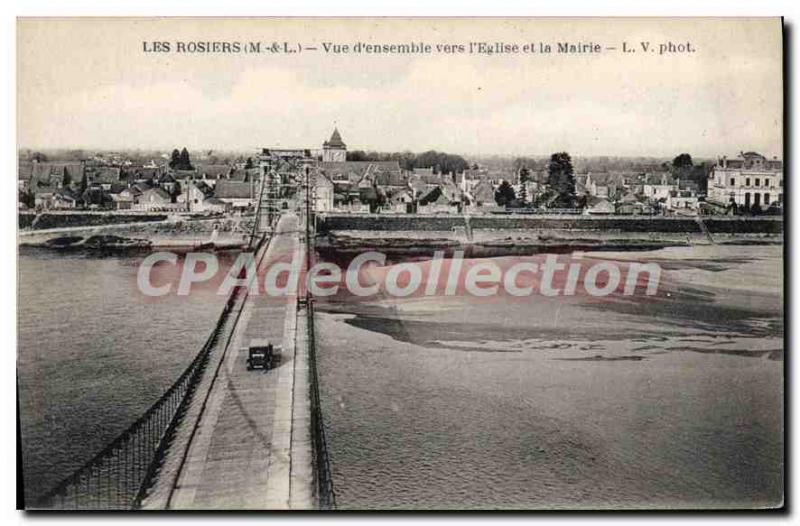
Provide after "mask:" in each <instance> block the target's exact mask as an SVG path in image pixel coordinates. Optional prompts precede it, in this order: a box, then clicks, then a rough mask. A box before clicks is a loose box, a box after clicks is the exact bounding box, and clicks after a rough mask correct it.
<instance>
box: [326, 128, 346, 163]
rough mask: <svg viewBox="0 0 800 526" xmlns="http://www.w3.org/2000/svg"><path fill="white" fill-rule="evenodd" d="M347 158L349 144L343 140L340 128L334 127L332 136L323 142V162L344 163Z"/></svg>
mask: <svg viewBox="0 0 800 526" xmlns="http://www.w3.org/2000/svg"><path fill="white" fill-rule="evenodd" d="M346 160H347V145H346V144H345V143H344V142H342V136H341V135H339V130H338V129H336V128H334V129H333V134H332V135H331V138H330V139H329V140H327V141H325V142H324V143H322V162H324V163H343V162H345V161H346Z"/></svg>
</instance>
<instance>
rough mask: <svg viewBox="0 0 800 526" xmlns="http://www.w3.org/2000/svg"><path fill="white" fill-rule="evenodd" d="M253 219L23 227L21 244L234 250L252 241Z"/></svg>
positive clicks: (63, 248)
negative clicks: (47, 227)
mask: <svg viewBox="0 0 800 526" xmlns="http://www.w3.org/2000/svg"><path fill="white" fill-rule="evenodd" d="M252 225H253V219H252V218H251V217H230V218H189V219H185V218H180V217H176V218H172V219H168V220H161V221H144V222H142V221H136V222H127V223H118V224H102V225H83V226H73V227H60V228H49V229H20V230H19V232H18V235H17V244H18V245H19V246H20V247H38V248H54V249H62V250H65V249H82V250H83V249H96V248H112V249H116V248H119V249H128V248H130V249H159V250H167V249H186V250H191V249H203V248H219V249H233V248H241V247H243V246H246V245H247V243H248V242H249V240H250V232H251V231H252Z"/></svg>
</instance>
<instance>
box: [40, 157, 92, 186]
mask: <svg viewBox="0 0 800 526" xmlns="http://www.w3.org/2000/svg"><path fill="white" fill-rule="evenodd" d="M32 168H33V170H32V173H31V177H30V180H29V188H30V190H31V191H33V192H36V190H37V189H43V188H64V187H67V186H69V185H70V184H71V183H80V182H81V181H82V180H83V176H84V173H85V169H86V164H85V163H83V162H54V163H51V162H43V163H40V162H34V163H33V166H32Z"/></svg>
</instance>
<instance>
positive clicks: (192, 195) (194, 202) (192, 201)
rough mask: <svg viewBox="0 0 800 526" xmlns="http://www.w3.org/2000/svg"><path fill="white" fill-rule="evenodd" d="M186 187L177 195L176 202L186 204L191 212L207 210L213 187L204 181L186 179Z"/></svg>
mask: <svg viewBox="0 0 800 526" xmlns="http://www.w3.org/2000/svg"><path fill="white" fill-rule="evenodd" d="M184 187H185V188H183V191H182V192H181V193H180V194H178V195H177V196H176V197H175V202H176V203H181V204H183V205H185V208H186V210H187V211H189V212H206V211H207V207H206V205H207V202H208V199H209V198H210V197H211V196H213V193H214V192H213V190H212V188H211V187H209V186H208V185H207V184H206V183H205V182H204V181H186V182H185V184H184ZM215 208H218V207H216V206H215Z"/></svg>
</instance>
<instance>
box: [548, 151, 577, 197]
mask: <svg viewBox="0 0 800 526" xmlns="http://www.w3.org/2000/svg"><path fill="white" fill-rule="evenodd" d="M547 184H548V185H549V186H550V188H551V189H552V190H553V191H554V192H555V193H556V194H557V197H556V199H555V200H554V201H553V203H552V206H554V207H556V208H572V207H574V206H575V175H574V173H573V169H572V159H571V158H570V156H569V154H568V153H567V152H558V153H554V154H553V155H551V156H550V162H549V163H548V165H547Z"/></svg>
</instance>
